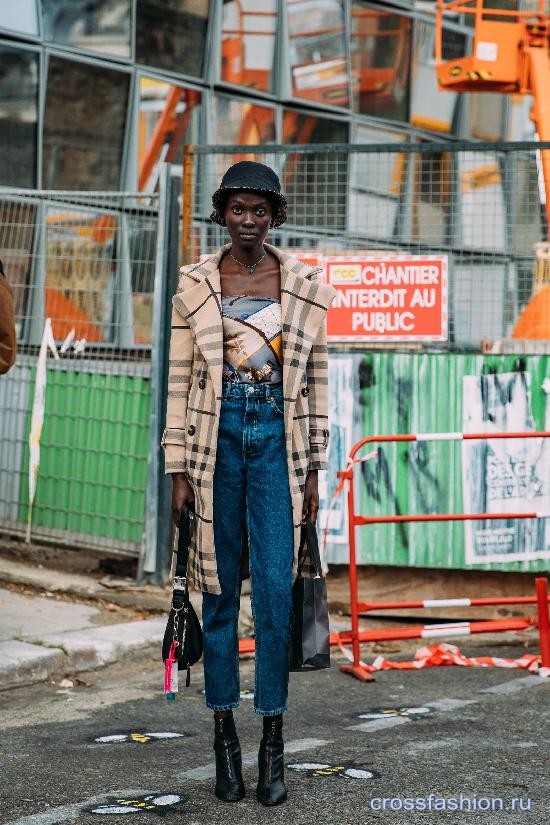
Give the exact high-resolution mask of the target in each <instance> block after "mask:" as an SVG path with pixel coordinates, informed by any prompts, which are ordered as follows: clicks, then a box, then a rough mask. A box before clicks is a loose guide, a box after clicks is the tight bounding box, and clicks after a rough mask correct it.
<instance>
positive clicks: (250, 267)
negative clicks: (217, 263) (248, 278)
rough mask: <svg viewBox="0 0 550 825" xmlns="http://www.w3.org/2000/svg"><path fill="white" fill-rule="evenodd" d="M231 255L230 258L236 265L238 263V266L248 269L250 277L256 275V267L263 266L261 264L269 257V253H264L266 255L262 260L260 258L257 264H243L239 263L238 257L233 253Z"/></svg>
mask: <svg viewBox="0 0 550 825" xmlns="http://www.w3.org/2000/svg"><path fill="white" fill-rule="evenodd" d="M229 254H230V256H231V257H232V258H233V260H234V261H235V263H236V264H239V266H242V268H243V269H248V274H249V275H254V273H255V272H256V267H257V266H258V264H261V262H262V261H263V259H264V258H265V256H266V255H267V252H264V254H263V255H262V257H261V258H258V260H257V261H256V263H255V264H243V262H242V261H238V260H237V259H236V257H235V256H234V255H233V253H232V252H230V253H229Z"/></svg>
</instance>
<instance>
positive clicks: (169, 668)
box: [164, 642, 178, 702]
mask: <svg viewBox="0 0 550 825" xmlns="http://www.w3.org/2000/svg"><path fill="white" fill-rule="evenodd" d="M177 647H178V643H177V642H172V644H171V645H170V653H169V654H168V658H167V660H166V661H165V663H164V693H165V695H166V698H167V699H168V701H169V702H174V701H175V699H176V693H177V692H178V660H177V657H176V649H177Z"/></svg>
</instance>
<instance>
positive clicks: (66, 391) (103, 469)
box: [19, 368, 151, 545]
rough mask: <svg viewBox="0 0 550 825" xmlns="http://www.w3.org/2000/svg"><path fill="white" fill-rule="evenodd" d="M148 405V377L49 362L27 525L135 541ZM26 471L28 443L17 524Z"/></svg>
mask: <svg viewBox="0 0 550 825" xmlns="http://www.w3.org/2000/svg"><path fill="white" fill-rule="evenodd" d="M33 379H34V371H33ZM33 395H34V393H33V392H31V398H30V407H29V411H28V413H27V422H26V427H25V443H28V437H29V429H30V420H31V409H32V400H33ZM150 408H151V398H150V381H149V380H148V379H147V378H143V377H141V376H136V377H133V376H128V375H105V374H101V373H92V372H76V371H71V372H69V371H66V370H59V369H51V368H49V369H48V383H47V389H46V407H45V415H44V426H43V429H42V439H41V452H40V473H39V477H38V485H37V490H36V496H35V501H34V508H33V525H35V526H41V527H47V528H53V529H56V530H64V531H67V532H69V533H85V534H88V535H90V536H94V537H96V538H97V537H99V538H101V537H104V538H106V539H114V540H116V541H121V542H132V543H139V542H140V541H141V539H142V534H143V525H144V512H145V490H146V483H147V458H148V452H149V416H150ZM28 474H29V453H28V449H26V450H24V458H23V466H22V479H21V487H20V506H19V519H20V520H21V521H23V522H26V521H27V517H28ZM106 545H108V541H107V542H106Z"/></svg>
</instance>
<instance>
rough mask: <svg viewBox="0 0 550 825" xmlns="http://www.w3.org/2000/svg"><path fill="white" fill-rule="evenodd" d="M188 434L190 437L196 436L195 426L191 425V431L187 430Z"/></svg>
mask: <svg viewBox="0 0 550 825" xmlns="http://www.w3.org/2000/svg"><path fill="white" fill-rule="evenodd" d="M187 433H188V434H189V435H195V428H194V426H193V425H192V424H191V426H190V427H189V429H188V430H187Z"/></svg>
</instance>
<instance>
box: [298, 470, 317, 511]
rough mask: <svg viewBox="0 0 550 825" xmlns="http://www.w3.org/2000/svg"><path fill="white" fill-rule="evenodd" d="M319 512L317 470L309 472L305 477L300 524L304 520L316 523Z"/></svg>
mask: <svg viewBox="0 0 550 825" xmlns="http://www.w3.org/2000/svg"><path fill="white" fill-rule="evenodd" d="M318 510H319V486H318V480H317V470H310V471H309V473H308V474H307V477H306V487H305V490H304V505H303V507H302V524H305V523H306V520H308V521H312V522H313V523H314V524H315V522H316V521H317V512H318Z"/></svg>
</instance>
